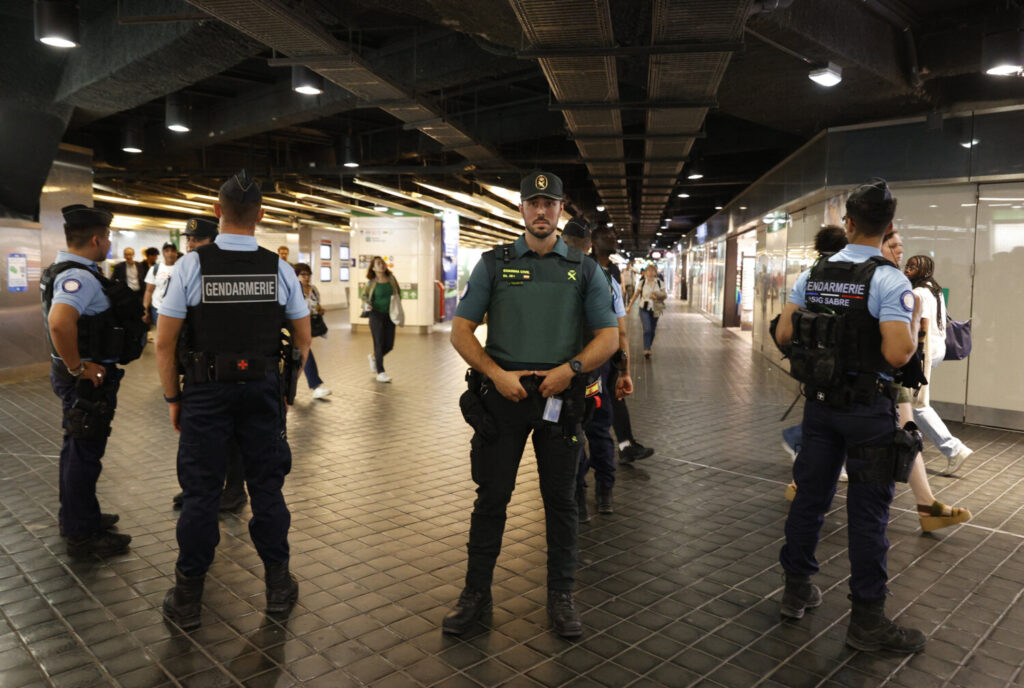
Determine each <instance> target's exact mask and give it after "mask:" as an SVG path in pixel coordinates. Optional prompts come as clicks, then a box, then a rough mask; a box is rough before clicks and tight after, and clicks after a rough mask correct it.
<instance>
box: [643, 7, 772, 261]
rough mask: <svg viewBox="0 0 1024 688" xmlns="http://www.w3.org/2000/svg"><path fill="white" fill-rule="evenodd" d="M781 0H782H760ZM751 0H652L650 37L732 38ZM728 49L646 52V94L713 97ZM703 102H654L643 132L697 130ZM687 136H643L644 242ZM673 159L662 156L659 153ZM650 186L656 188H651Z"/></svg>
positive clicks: (665, 199) (665, 98)
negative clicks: (689, 105)
mask: <svg viewBox="0 0 1024 688" xmlns="http://www.w3.org/2000/svg"><path fill="white" fill-rule="evenodd" d="M760 4H761V5H768V4H784V3H760ZM752 5H753V2H752V0H704V2H700V3H695V2H692V0H655V1H654V8H653V12H652V32H651V37H652V41H653V43H654V44H655V45H657V44H659V43H669V42H673V41H697V40H701V41H708V42H711V43H727V42H730V41H733V42H738V41H739V40H740V39H741V38H742V36H743V25H744V22H745V21H746V18H747V16H748V15H749V14H750V11H751V7H752ZM731 56H732V53H731V52H704V53H681V54H676V55H652V56H651V57H650V61H649V64H648V74H647V97H648V99H649V100H651V101H655V102H675V101H694V102H699V101H702V100H703V101H713V100H714V98H715V96H716V94H717V93H718V87H719V84H721V82H722V77H723V76H724V75H725V70H726V67H728V66H729V59H730V58H731ZM707 113H708V108H707V107H693V108H686V109H681V108H674V109H666V108H657V107H652V108H650V109H649V110H648V111H647V133H648V134H664V133H671V132H679V131H698V130H700V129H701V127H702V126H703V124H704V119H705V117H706V116H707ZM693 142H694V139H693V138H692V137H688V138H682V139H657V140H655V139H651V140H648V141H647V144H646V147H645V149H644V157H645V159H646V160H647V161H648V162H646V163H644V167H643V174H642V177H641V186H642V188H644V189H646V188H648V187H650V188H651V189H652V191H651V192H649V193H648V192H643V191H642V192H641V201H640V206H639V218H638V229H639V235H640V238H641V239H642V240H647V241H648V242H649V241H650V240H652V239H653V238H654V236H655V232H657V231H659V228H660V223H661V218H662V215H663V213H664V212H665V207H666V206H667V205H668V203H669V201H670V200H671V199H672V191H670V190H668V189H671V187H672V185H673V184H675V182H676V180H677V179H678V178H679V174H680V172H682V169H683V164H684V163H685V162H686V157H687V156H688V155H689V153H690V149H691V148H692V147H693ZM666 158H668V159H674V161H665V159H666ZM655 188H658V189H660V190H659V191H654V189H655Z"/></svg>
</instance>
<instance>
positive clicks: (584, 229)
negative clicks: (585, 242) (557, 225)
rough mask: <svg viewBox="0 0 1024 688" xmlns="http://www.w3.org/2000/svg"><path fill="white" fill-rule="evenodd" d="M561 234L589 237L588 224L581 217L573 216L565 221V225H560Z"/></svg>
mask: <svg viewBox="0 0 1024 688" xmlns="http://www.w3.org/2000/svg"><path fill="white" fill-rule="evenodd" d="M562 235H563V236H571V237H579V238H580V239H589V238H590V225H589V224H588V223H587V221H586V220H584V219H583V218H580V217H574V218H573V219H571V220H569V221H568V222H566V223H565V227H562Z"/></svg>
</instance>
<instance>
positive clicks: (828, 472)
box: [779, 397, 897, 602]
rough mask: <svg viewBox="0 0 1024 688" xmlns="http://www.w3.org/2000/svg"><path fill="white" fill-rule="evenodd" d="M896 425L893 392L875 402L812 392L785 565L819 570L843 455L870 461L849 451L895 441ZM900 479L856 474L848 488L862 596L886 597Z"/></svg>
mask: <svg viewBox="0 0 1024 688" xmlns="http://www.w3.org/2000/svg"><path fill="white" fill-rule="evenodd" d="M896 428H897V421H896V407H895V404H893V403H892V402H891V401H890V400H888V399H886V398H882V397H880V398H878V399H876V400H875V401H874V402H872V403H871V404H854V406H853V407H852V408H851V409H850V410H847V411H842V410H838V409H835V408H832V407H829V406H826V405H825V404H822V403H819V402H817V401H815V400H813V399H808V400H807V403H806V404H805V405H804V422H803V430H804V438H803V442H804V443H803V447H802V448H801V451H800V453H799V454H798V455H797V457H796V461H795V462H794V463H793V478H794V480H796V484H797V487H798V488H799V489H798V490H797V493H796V498H795V499H794V500H793V506H791V507H790V509H789V517H788V518H787V519H786V544H785V545H784V546H783V547H782V551H781V552H780V553H779V562H780V563H781V564H782V568H783V569H784V570H785V571H787V572H789V573H792V574H795V575H798V576H811V575H813V574H815V573H817V572H818V561H817V559H815V556H814V552H815V550H816V549H817V547H818V537H819V535H820V533H821V526H822V524H823V523H824V522H825V513H826V512H827V511H828V509H829V506H830V505H831V504H832V498H833V497H834V496H835V493H836V481H837V480H838V479H839V471H840V469H842V467H843V458H844V457H846V459H847V466H848V468H849V471H850V473H851V475H852V474H854V473H856V472H858V471H863V470H865V469H866V468H867V466H868V464H867V463H866V461H865V459H863V458H861V457H859V456H858V457H851V456H847V449H848V448H849V447H854V446H858V445H869V446H870V445H882V444H890V443H891V442H892V437H893V432H894V431H895V430H896ZM893 491H894V484H893V483H892V482H888V483H885V484H873V483H863V482H856V481H854V480H851V481H850V487H849V489H848V490H847V496H846V513H847V517H848V521H849V527H848V528H847V531H848V537H849V543H850V592H851V593H853V596H854V598H856V599H857V600H858V601H862V602H872V601H877V600H881V599H884V598H885V595H886V582H887V581H888V575H887V573H886V554H887V553H888V551H889V541H888V540H887V539H886V537H885V529H886V527H887V526H888V524H889V504H890V503H891V502H892V497H893Z"/></svg>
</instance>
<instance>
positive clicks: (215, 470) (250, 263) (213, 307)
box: [160, 232, 309, 577]
mask: <svg viewBox="0 0 1024 688" xmlns="http://www.w3.org/2000/svg"><path fill="white" fill-rule="evenodd" d="M239 253H247V254H250V255H247V256H245V257H244V262H243V263H242V265H244V267H237V266H236V264H237V263H238V262H239V259H236V258H233V257H232V254H236V255H237V254H239ZM239 258H241V257H239ZM207 262H208V264H209V266H210V267H208V268H203V267H202V265H205V264H207ZM266 266H269V267H266ZM203 270H207V272H206V274H205V275H204V272H203ZM267 271H271V275H266V274H265V273H266V272H267ZM275 271H276V277H277V279H276V285H275V284H274V279H273V277H272V274H273V272H275ZM204 276H205V277H206V278H207V281H206V290H205V291H206V294H205V295H206V300H205V301H204ZM235 283H237V284H238V285H242V286H243V287H246V289H248V291H245V292H244V293H243V292H242V291H241V287H239V286H237V285H236V286H234V287H232V285H233V284H235ZM251 285H256V286H257V287H258V288H257V289H255V290H254V289H253V288H251ZM232 289H234V290H235V291H233V292H232V294H242V295H241V296H238V295H235V296H232V295H231V294H228V292H229V291H232ZM257 292H258V293H257ZM270 294H276V298H275V296H273V295H270ZM268 295H270V296H269V300H270V301H271V302H273V301H276V305H273V306H270V305H269V304H267V303H266V302H267V301H268V298H267V297H268ZM261 302H264V303H263V305H262V306H261V305H260V303H261ZM250 307H259V308H263V309H264V310H261V311H260V313H264V311H266V313H267V314H268V315H266V317H261V318H260V319H261V320H265V322H263V323H261V324H254V323H252V322H248V320H249V319H248V318H246V317H243V318H242V319H241V321H239V322H238V323H235V324H234V325H232V326H228V327H222V326H219V325H218V322H217V321H218V319H219V318H220V319H230V318H232V317H236V316H235V315H234V314H235V313H236V312H237V309H240V308H250ZM268 307H269V308H270V310H266V309H267V308H268ZM308 313H309V309H308V308H307V306H306V300H305V298H304V297H303V295H302V288H301V286H300V285H299V282H298V279H297V278H296V276H295V270H294V269H293V268H292V267H291V266H290V265H288V264H287V263H285V262H284V261H283V260H281V259H280V258H278V257H277V256H276V255H270V252H268V251H265V250H259V246H258V244H257V242H256V239H255V237H252V236H248V235H239V234H225V233H223V232H222V233H220V234H218V235H217V238H216V239H215V241H214V244H212V245H208V246H201V247H199V248H197V249H196V250H195V251H193V252H191V253H189V254H188V255H186V256H184V257H183V258H182V259H180V260H179V261H178V262H177V263H176V264H175V269H174V275H173V276H172V277H171V280H170V283H169V285H168V289H167V295H166V296H165V297H164V301H163V303H162V304H161V307H160V315H161V316H162V317H172V318H184V319H185V323H184V324H183V328H184V330H185V331H186V333H187V335H191V336H192V339H191V341H192V343H193V344H195V342H196V340H197V339H198V340H203V341H205V342H207V345H209V346H211V347H222V348H223V350H219V351H207V350H205V348H204V346H203V345H202V344H198V345H196V346H195V348H197V349H200V350H197V351H193V352H187V353H191V354H192V355H193V356H194V357H195V358H198V359H201V360H203V361H205V362H204V363H203V364H201V365H198V366H188V367H186V372H185V383H184V386H183V388H182V400H181V418H180V422H181V440H180V443H179V446H178V480H179V482H180V483H181V488H182V493H183V500H182V511H181V516H180V518H179V519H178V545H179V548H180V549H179V555H178V568H179V570H180V571H181V572H182V573H183V574H185V575H186V576H189V577H201V576H203V575H204V574H205V573H206V571H207V569H208V568H209V567H210V564H211V563H212V561H213V555H214V550H215V548H216V546H217V543H218V541H219V540H220V527H219V524H218V521H217V512H218V509H219V506H220V496H221V490H222V487H223V485H224V476H225V471H226V460H227V457H228V455H229V442H230V440H231V439H232V438H234V439H235V440H237V441H238V444H239V447H240V449H241V454H242V457H243V462H244V467H245V480H246V483H247V484H248V487H249V494H250V497H251V499H252V502H251V503H252V511H253V517H252V519H251V520H250V521H249V532H250V534H251V536H252V540H253V544H254V545H255V546H256V550H257V552H258V553H259V555H260V557H261V558H262V559H263V561H264V563H265V564H268V565H275V564H283V563H286V562H287V561H288V558H289V548H288V529H289V526H290V523H291V515H290V514H289V512H288V507H287V505H286V504H285V501H284V497H283V496H282V494H281V488H282V485H283V484H284V479H285V476H286V475H287V474H288V472H289V470H290V469H291V450H290V449H289V447H288V442H287V441H286V439H285V436H284V422H285V407H284V400H283V396H282V389H281V386H280V375H279V373H278V370H277V362H276V360H275V358H274V355H273V354H272V353H271V351H269V350H260V351H250V350H249V349H248V348H247V347H248V346H249V345H250V344H251V343H252V342H253V341H259V342H262V343H261V344H258V345H256V346H257V347H258V348H261V349H267V344H268V343H269V342H271V341H272V340H273V339H275V338H276V339H279V338H280V337H279V330H280V328H281V326H282V325H283V324H284V320H285V319H288V320H295V319H298V318H302V317H304V316H306V315H308ZM194 318H195V319H196V320H195V321H193V319H194ZM197 328H198V330H197ZM245 328H249V329H251V330H252V332H249V331H243V330H245ZM253 328H255V329H253ZM207 330H216V331H215V332H208V331H207ZM187 339H188V337H186V340H187ZM182 346H187V345H186V344H184V343H179V348H181V347H182ZM250 348H251V347H250ZM274 348H275V349H276V348H277V346H275V347H274ZM218 355H221V356H222V357H227V358H230V357H231V356H232V355H233V356H235V357H236V358H239V359H240V361H239V362H240V363H243V362H244V366H245V367H246V368H248V370H250V371H252V370H253V368H251V366H254V365H255V364H257V363H259V364H260V365H263V364H264V361H267V363H266V365H267V368H266V371H265V373H263V374H262V375H260V376H259V377H258V379H253V380H248V381H244V382H237V381H233V380H231V379H227V378H224V379H221V378H220V376H219V372H217V371H219V370H220V369H221V368H222V366H221V365H220V363H221V361H219V360H218V361H217V362H216V363H215V360H217V357H218ZM181 358H182V357H181V352H180V351H179V360H181ZM257 359H262V360H259V361H257ZM235 367H236V368H239V369H241V367H242V366H235ZM215 369H216V370H215ZM197 371H198V373H201V375H197ZM214 372H217V374H216V375H214ZM207 375H209V377H208V376H207Z"/></svg>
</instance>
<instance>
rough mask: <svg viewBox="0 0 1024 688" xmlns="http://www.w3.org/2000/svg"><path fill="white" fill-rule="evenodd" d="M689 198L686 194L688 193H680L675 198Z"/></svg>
mask: <svg viewBox="0 0 1024 688" xmlns="http://www.w3.org/2000/svg"><path fill="white" fill-rule="evenodd" d="M689 197H690V194H688V193H681V194H678V195H677V198H689Z"/></svg>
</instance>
